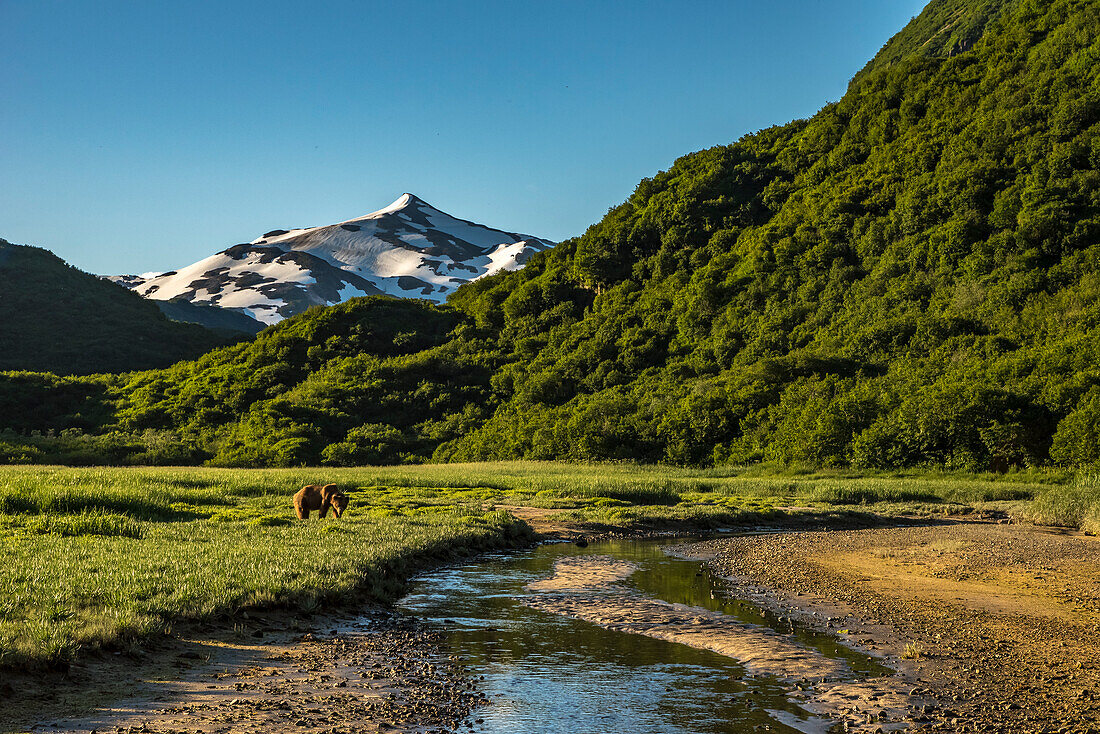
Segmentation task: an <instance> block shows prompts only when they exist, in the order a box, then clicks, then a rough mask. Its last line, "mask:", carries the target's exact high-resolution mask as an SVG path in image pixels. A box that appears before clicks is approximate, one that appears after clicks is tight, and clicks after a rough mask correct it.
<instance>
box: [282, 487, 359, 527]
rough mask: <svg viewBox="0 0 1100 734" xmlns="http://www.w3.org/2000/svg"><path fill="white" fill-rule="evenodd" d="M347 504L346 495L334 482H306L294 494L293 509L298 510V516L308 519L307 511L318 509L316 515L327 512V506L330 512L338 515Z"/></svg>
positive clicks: (321, 515)
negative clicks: (322, 483) (306, 483)
mask: <svg viewBox="0 0 1100 734" xmlns="http://www.w3.org/2000/svg"><path fill="white" fill-rule="evenodd" d="M347 506H348V496H347V495H346V494H344V493H343V492H341V491H340V490H338V489H337V488H336V485H335V484H326V485H324V486H323V487H322V486H321V485H320V484H308V485H306V486H305V487H302V488H301V489H300V490H298V492H297V494H295V495H294V509H295V510H297V511H298V517H299V518H300V519H302V520H308V519H309V513H310V512H312V511H313V510H320V512H319V513H318V517H324V516H325V515H327V514H328V508H330V507H331V508H332V514H333V515H335V516H336V517H340V515H342V514H343V512H344V510H345V509H347Z"/></svg>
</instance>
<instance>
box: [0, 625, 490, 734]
mask: <svg viewBox="0 0 1100 734" xmlns="http://www.w3.org/2000/svg"><path fill="white" fill-rule="evenodd" d="M104 676H109V677H110V678H109V679H105V678H104ZM19 683H20V684H21V685H23V686H24V688H23V689H22V691H21V693H22V694H23V695H20V696H16V697H14V698H13V699H8V700H7V701H5V705H4V707H3V708H4V717H3V719H4V720H3V721H2V722H0V731H30V732H38V731H58V730H62V731H68V732H79V733H81V734H92V733H93V732H96V733H103V732H158V733H160V734H183V733H184V732H187V733H188V734H215V733H218V732H249V731H255V732H263V731H299V732H325V733H326V734H352V733H353V732H411V731H416V732H432V733H433V734H442V733H443V732H454V731H456V730H458V728H459V726H460V725H461V724H462V722H464V721H465V720H466V719H467V718H468V717H469V716H470V714H471V713H472V712H473V711H474V710H475V709H476V708H477V707H478V706H481V705H483V704H484V703H485V702H486V701H485V698H484V695H483V694H480V693H479V692H478V691H477V683H476V681H475V680H473V679H472V678H471V677H470V676H469V675H467V673H466V672H465V669H464V668H463V666H462V663H461V662H460V661H457V660H453V659H450V658H449V657H448V656H446V655H445V654H444V653H443V652H442V648H441V646H440V633H439V632H438V631H436V630H433V629H430V628H428V627H426V626H425V625H423V624H421V623H420V622H418V621H417V620H415V619H413V618H411V617H409V616H408V615H403V614H396V613H393V612H390V611H388V610H385V609H375V610H373V611H370V612H366V613H364V614H361V615H359V616H358V617H356V618H354V619H349V618H337V617H320V618H316V619H314V620H312V624H309V625H306V624H302V623H300V622H298V621H296V620H291V619H287V618H286V617H285V616H283V615H261V616H253V617H252V618H251V619H250V620H249V621H248V622H247V623H245V624H240V623H239V624H237V625H235V626H234V627H233V628H232V629H229V628H225V627H219V628H217V629H207V630H205V634H203V635H202V636H201V638H190V637H188V636H186V635H183V636H180V637H179V638H177V639H173V640H170V641H166V642H162V643H160V644H158V645H156V646H155V647H154V648H153V649H149V650H147V651H145V652H144V653H142V654H141V655H140V657H139V658H137V659H131V660H129V661H120V662H115V661H104V662H103V663H96V662H93V663H91V664H89V665H88V666H87V667H86V668H85V667H83V666H82V667H80V668H79V669H77V670H75V671H73V672H72V673H71V675H70V678H69V680H68V681H66V686H73V687H76V688H79V689H80V691H81V698H82V699H83V700H82V701H81V700H79V699H77V698H76V697H75V696H74V695H73V692H72V691H71V690H70V691H69V694H70V695H51V693H50V689H49V688H48V687H47V686H46V685H44V684H43V682H42V680H41V679H40V678H39V679H38V682H37V683H36V682H35V680H34V679H29V678H28V679H24V680H22V681H19ZM81 703H83V708H88V707H89V706H90V707H92V708H94V709H95V710H94V712H93V713H91V714H84V715H78V716H65V715H64V714H63V713H62V712H63V711H64V709H66V708H69V709H72V708H80V707H81V706H80V704H81Z"/></svg>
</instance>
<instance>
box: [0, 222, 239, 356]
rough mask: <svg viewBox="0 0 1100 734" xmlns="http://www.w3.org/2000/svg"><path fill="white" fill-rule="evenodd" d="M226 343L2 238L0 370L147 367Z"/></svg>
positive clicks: (45, 254)
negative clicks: (170, 319) (169, 318)
mask: <svg viewBox="0 0 1100 734" xmlns="http://www.w3.org/2000/svg"><path fill="white" fill-rule="evenodd" d="M229 341H231V339H230V337H228V336H227V335H225V334H219V333H215V332H212V331H209V330H207V329H204V328H202V327H199V326H195V325H192V324H181V323H176V322H174V321H169V320H168V318H167V317H165V316H164V315H162V314H161V312H160V309H158V308H157V306H156V305H155V304H154V303H152V302H150V301H147V300H145V299H144V298H142V297H141V296H139V295H137V294H136V293H133V292H131V291H129V290H127V289H126V288H123V287H122V286H120V285H116V284H115V283H111V282H109V281H106V280H103V279H101V278H98V277H96V276H94V275H90V274H88V273H84V272H81V271H80V270H77V269H76V268H73V267H71V266H69V265H67V264H66V263H65V262H64V261H63V260H61V259H60V258H58V257H57V256H55V255H53V254H52V253H50V252H49V251H47V250H43V249H40V248H37V247H26V246H22V245H13V244H11V243H10V242H6V241H4V240H0V370H37V371H49V372H56V373H59V374H88V373H93V372H125V371H128V370H146V369H150V368H153V367H164V366H166V365H169V364H172V363H173V362H177V361H179V360H181V359H193V358H195V357H197V356H198V355H200V354H202V353H203V352H206V351H209V350H210V349H213V348H214V347H217V346H221V345H223V344H226V343H227V342H229Z"/></svg>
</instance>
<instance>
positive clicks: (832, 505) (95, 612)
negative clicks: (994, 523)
mask: <svg viewBox="0 0 1100 734" xmlns="http://www.w3.org/2000/svg"><path fill="white" fill-rule="evenodd" d="M328 482H335V483H337V484H338V485H339V486H340V487H341V489H343V490H344V491H346V492H348V493H349V494H350V495H351V498H352V501H351V506H350V507H349V509H348V512H347V513H346V514H345V516H344V517H343V518H342V519H340V520H339V521H333V520H331V519H329V520H327V521H324V522H318V521H316V520H314V521H311V522H301V521H299V520H297V519H296V518H295V517H294V512H293V508H292V506H291V502H290V498H291V496H292V495H293V493H294V492H295V491H297V489H299V488H300V487H301V486H302V485H304V484H314V483H328ZM499 504H505V505H531V506H537V507H545V508H554V509H558V510H560V513H557V515H556V517H558V518H560V519H563V520H569V521H573V522H577V523H582V524H588V525H591V526H604V527H607V526H613V527H614V526H617V527H623V526H633V527H643V528H644V527H655V526H662V525H663V526H665V527H668V526H670V525H672V524H676V523H679V524H681V525H682V526H694V527H701V528H702V527H719V526H728V525H736V524H755V523H776V524H785V523H789V522H791V521H792V520H798V519H800V518H805V517H806V516H815V517H820V516H823V515H825V516H827V518H830V519H829V523H830V524H832V520H831V518H834V517H836V518H838V519H839V520H840V521H843V520H844V518H846V517H853V516H857V515H859V516H862V517H866V515H865V514H864V515H860V513H867V512H873V513H876V514H887V515H889V514H896V513H907V514H926V515H952V514H965V513H967V512H971V511H973V510H975V509H986V508H990V507H995V508H1006V509H1010V510H1012V511H1013V512H1014V513H1016V514H1019V515H1021V516H1027V517H1031V518H1033V519H1035V520H1036V521H1042V522H1050V523H1056V524H1063V525H1069V526H1073V527H1080V526H1083V527H1085V528H1086V529H1092V530H1094V531H1097V530H1100V511H1098V508H1100V481H1098V480H1097V479H1096V478H1095V477H1094V476H1091V475H1083V476H1082V478H1080V479H1078V480H1077V481H1073V480H1072V478H1071V477H1068V476H1066V475H1052V474H1043V473H1041V472H1032V473H1028V474H1021V475H1007V476H997V475H993V476H967V475H955V474H942V473H924V474H920V473H916V472H910V473H905V474H873V475H856V474H852V473H842V472H813V471H806V470H796V471H790V470H788V471H786V472H784V473H777V472H775V471H771V472H769V471H766V470H761V469H760V468H759V467H756V468H750V469H739V468H722V469H706V470H700V469H680V468H670V467H653V466H636V465H629V464H603V465H570V464H560V463H540V462H499V463H489V464H451V465H426V466H415V467H410V466H400V467H367V468H361V469H293V470H292V469H256V470H242V469H207V468H184V469H179V468H59V467H3V468H0V553H2V554H3V558H4V565H3V568H2V569H0V667H23V666H30V667H46V666H50V665H58V664H64V663H65V662H66V661H69V660H72V659H74V658H76V657H79V656H80V655H83V654H87V653H89V652H92V651H94V650H96V649H99V648H102V647H112V648H117V647H124V646H127V645H133V644H138V643H140V641H141V640H143V639H145V638H147V637H149V636H151V635H156V634H160V633H163V632H164V631H165V630H167V629H169V628H170V627H171V626H172V625H173V624H174V623H177V622H178V621H180V620H203V619H228V618H231V617H232V616H233V615H236V614H238V613H240V612H241V611H244V610H252V609H271V608H283V609H291V610H297V611H298V612H300V613H302V614H309V613H312V612H315V611H318V610H320V609H323V608H329V607H331V606H333V605H349V604H353V603H359V602H362V601H365V600H376V601H382V600H388V599H392V598H393V597H394V596H395V595H397V594H399V593H400V591H401V590H402V588H403V584H404V582H405V580H406V579H407V578H408V577H409V575H410V574H412V573H414V572H415V571H416V570H418V569H421V568H424V567H426V566H427V565H430V564H431V563H433V562H438V561H441V560H445V559H447V558H451V557H455V556H456V555H459V554H466V553H470V552H475V551H478V550H481V549H487V548H499V547H507V546H515V545H517V544H522V543H523V542H526V541H527V540H529V539H530V534H529V529H528V528H527V527H526V525H524V524H522V523H517V522H515V521H514V520H513V519H512V518H511V517H510V516H508V515H507V514H506V513H504V512H499V511H494V509H493V508H494V506H495V505H499ZM792 508H795V509H792Z"/></svg>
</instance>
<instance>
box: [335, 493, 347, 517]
mask: <svg viewBox="0 0 1100 734" xmlns="http://www.w3.org/2000/svg"><path fill="white" fill-rule="evenodd" d="M347 508H348V496H347V495H346V494H344V493H343V492H340V493H339V494H334V495H333V496H332V514H333V515H336V517H340V515H342V514H344V510H346V509H347Z"/></svg>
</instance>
